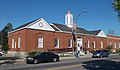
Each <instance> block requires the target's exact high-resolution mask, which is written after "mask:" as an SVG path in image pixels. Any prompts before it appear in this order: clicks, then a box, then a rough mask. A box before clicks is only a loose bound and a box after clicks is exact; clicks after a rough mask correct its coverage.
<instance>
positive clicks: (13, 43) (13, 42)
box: [12, 35, 15, 48]
mask: <svg viewBox="0 0 120 70" xmlns="http://www.w3.org/2000/svg"><path fill="white" fill-rule="evenodd" d="M12 48H15V41H14V36H13V35H12Z"/></svg>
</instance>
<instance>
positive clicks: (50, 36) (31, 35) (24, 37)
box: [8, 29, 120, 51]
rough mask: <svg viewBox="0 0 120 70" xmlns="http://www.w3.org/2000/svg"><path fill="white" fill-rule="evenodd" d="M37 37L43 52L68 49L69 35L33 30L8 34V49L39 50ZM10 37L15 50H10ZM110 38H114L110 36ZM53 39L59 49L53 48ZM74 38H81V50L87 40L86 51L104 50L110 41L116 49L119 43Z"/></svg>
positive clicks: (100, 38)
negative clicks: (19, 43)
mask: <svg viewBox="0 0 120 70" xmlns="http://www.w3.org/2000/svg"><path fill="white" fill-rule="evenodd" d="M38 35H40V36H42V37H43V49H44V50H48V49H62V48H68V39H72V34H71V33H63V32H51V31H42V30H34V29H22V30H19V31H15V32H12V33H10V34H9V36H8V41H9V47H10V48H11V49H10V51H31V50H36V49H39V48H37V37H38ZM18 36H20V37H21V48H17V47H18V46H17V45H18V41H17V38H18ZM12 37H14V39H15V42H16V48H12ZM110 37H113V38H116V37H115V36H110ZM55 38H59V48H55V44H54V42H55V40H54V39H55ZM76 38H82V40H83V41H82V43H83V46H82V47H83V48H85V47H86V45H85V43H86V41H87V40H89V44H90V46H89V48H87V49H105V48H106V46H108V45H109V42H110V41H111V42H112V44H114V42H115V41H116V45H117V48H118V46H119V45H118V43H120V40H118V39H111V38H104V37H96V36H90V35H80V34H77V35H76ZM117 38H119V37H117ZM93 41H95V46H96V48H93V44H92V43H93ZM100 42H103V48H100ZM117 48H113V49H117Z"/></svg>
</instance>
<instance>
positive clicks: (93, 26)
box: [0, 0, 120, 35]
mask: <svg viewBox="0 0 120 70" xmlns="http://www.w3.org/2000/svg"><path fill="white" fill-rule="evenodd" d="M112 1H113V0H0V29H2V28H3V27H4V26H5V25H6V24H7V23H8V22H11V23H12V24H13V27H14V28H16V27H18V26H20V25H22V24H25V23H27V22H30V21H32V20H35V19H37V18H44V19H45V20H46V21H47V22H48V23H51V22H56V23H60V24H64V16H65V13H66V12H67V11H68V10H70V11H71V13H72V14H73V15H74V18H76V16H77V15H78V14H79V13H80V12H82V11H83V10H88V12H86V13H84V14H81V15H80V16H79V18H78V20H77V25H78V26H79V27H82V28H85V29H86V30H90V31H92V30H98V29H102V30H104V32H105V33H107V32H108V30H109V29H112V30H114V31H115V33H117V34H118V35H120V31H119V30H120V23H119V22H118V20H117V18H116V16H117V13H116V12H114V9H113V8H112V5H111V2H112Z"/></svg>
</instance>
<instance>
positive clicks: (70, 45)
mask: <svg viewBox="0 0 120 70" xmlns="http://www.w3.org/2000/svg"><path fill="white" fill-rule="evenodd" d="M68 40H70V46H69V45H68V48H72V39H68ZM68 43H69V42H68Z"/></svg>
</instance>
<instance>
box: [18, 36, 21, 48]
mask: <svg viewBox="0 0 120 70" xmlns="http://www.w3.org/2000/svg"><path fill="white" fill-rule="evenodd" d="M20 44H21V38H18V48H21V46H20Z"/></svg>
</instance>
